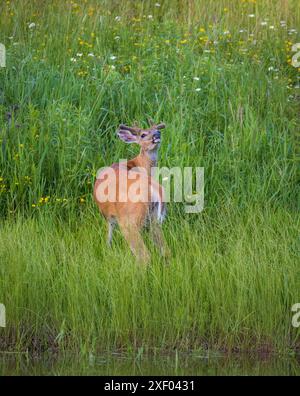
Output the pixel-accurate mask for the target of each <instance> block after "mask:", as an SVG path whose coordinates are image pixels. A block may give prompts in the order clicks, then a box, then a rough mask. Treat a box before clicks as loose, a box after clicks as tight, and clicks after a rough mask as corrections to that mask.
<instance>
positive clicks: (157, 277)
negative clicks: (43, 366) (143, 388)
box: [0, 0, 300, 349]
mask: <svg viewBox="0 0 300 396" xmlns="http://www.w3.org/2000/svg"><path fill="white" fill-rule="evenodd" d="M0 8H1V16H3V18H2V17H1V21H0V42H2V43H3V44H5V46H6V50H7V67H6V68H1V69H0V143H1V150H0V216H1V218H2V219H3V221H2V224H1V228H0V235H1V237H0V262H1V265H0V301H1V302H2V301H3V302H5V303H6V305H7V310H8V317H9V320H8V327H7V328H6V329H5V337H4V338H2V337H1V341H0V343H2V345H3V347H5V348H8V347H10V346H11V345H14V346H16V345H17V346H18V347H19V348H20V349H26V348H27V347H32V345H39V347H46V346H49V344H50V345H59V346H60V347H62V348H63V347H71V346H74V347H78V348H82V349H84V348H87V349H88V348H94V349H103V348H108V349H110V348H126V349H130V348H136V347H139V346H144V347H145V348H153V347H159V348H173V347H176V348H178V347H179V348H182V349H184V348H186V349H188V348H196V347H199V346H203V345H209V346H213V347H215V348H229V349H230V348H234V347H243V348H258V347H259V346H261V345H268V346H272V347H274V346H275V347H276V348H279V349H280V348H288V347H295V345H296V344H299V331H297V330H296V329H293V328H291V312H290V308H291V305H292V304H293V303H296V302H298V301H299V269H298V267H299V265H297V259H298V260H299V241H297V238H298V231H297V226H298V227H299V211H298V210H299V143H298V141H299V132H298V130H299V112H298V111H299V93H298V91H299V70H297V69H296V68H294V67H292V65H291V57H292V56H293V53H292V51H291V47H292V44H294V43H296V42H300V37H299V33H298V32H294V31H293V29H294V28H295V27H296V26H299V23H300V10H299V7H298V2H297V1H296V0H295V1H294V0H291V1H288V2H284V6H283V5H282V1H279V0H276V1H273V0H272V1H270V0H264V1H260V2H257V3H256V1H255V0H244V1H230V2H229V1H225V0H221V1H218V2H216V1H212V0H209V1H208V0H206V1H189V2H187V1H180V0H176V1H175V0H174V1H171V0H164V1H161V2H160V6H156V5H155V2H154V1H138V2H136V1H129V0H128V1H122V2H118V1H106V0H103V1H91V0H88V1H77V2H76V3H75V2H73V1H61V0H60V1H56V0H52V1H48V2H44V3H43V4H41V2H40V1H37V0H31V1H29V0H24V1H22V2H18V1H10V2H9V1H8V2H3V4H2V5H1V6H0ZM253 15H254V16H253ZM283 21H284V23H283ZM297 87H298V88H297ZM7 113H10V115H8V114H7ZM148 116H150V117H151V118H153V119H155V120H157V121H164V122H165V123H166V124H167V128H166V130H164V131H163V142H162V147H161V151H160V164H161V165H163V166H181V167H184V166H204V168H205V210H204V212H203V213H202V214H199V215H185V216H184V217H182V214H181V211H180V208H179V207H178V205H177V204H170V205H169V218H168V220H167V223H166V225H165V226H164V228H165V233H166V237H167V239H168V241H169V244H170V247H171V250H172V256H173V258H172V259H171V261H170V265H169V266H168V267H165V266H164V263H163V261H162V260H161V259H160V258H159V256H158V255H157V254H156V253H155V252H153V262H152V264H151V267H150V268H149V269H148V270H147V271H144V272H143V271H141V270H140V269H139V268H137V266H136V263H135V262H134V259H133V258H132V257H131V254H130V252H129V250H128V247H127V246H126V244H125V242H124V241H123V240H122V238H121V237H120V235H117V236H116V240H115V241H114V242H115V245H114V247H113V249H112V250H111V251H110V250H109V249H108V248H107V247H106V245H105V229H104V224H103V222H102V221H101V220H100V216H99V215H98V213H97V208H96V207H95V205H94V203H93V201H92V189H93V183H94V179H95V174H96V171H97V169H98V168H100V167H101V166H104V165H108V164H110V163H112V162H115V161H118V159H119V158H127V157H132V156H133V155H134V154H135V152H136V150H135V148H132V147H128V146H127V145H124V144H122V143H121V142H119V141H117V138H116V136H115V130H116V128H117V126H118V124H119V123H121V122H122V123H128V124H132V123H133V122H134V121H135V120H137V121H138V122H139V123H140V124H142V125H146V122H147V121H146V120H147V117H148ZM297 144H298V145H297ZM150 246H151V244H150ZM150 248H151V247H150Z"/></svg>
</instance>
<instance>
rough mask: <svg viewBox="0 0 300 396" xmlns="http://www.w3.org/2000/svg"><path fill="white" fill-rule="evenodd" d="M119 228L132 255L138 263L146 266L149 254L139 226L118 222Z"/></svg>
mask: <svg viewBox="0 0 300 396" xmlns="http://www.w3.org/2000/svg"><path fill="white" fill-rule="evenodd" d="M119 226H120V228H121V231H122V233H123V235H124V237H125V239H126V241H127V242H128V244H129V246H130V249H131V251H132V253H133V254H134V255H135V257H136V258H137V259H138V261H139V262H141V263H143V264H147V263H148V262H149V261H150V254H149V252H148V249H147V248H146V245H145V243H144V241H143V238H142V236H141V232H140V231H141V230H140V227H139V225H138V224H135V223H129V222H126V221H119Z"/></svg>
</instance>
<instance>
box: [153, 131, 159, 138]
mask: <svg viewBox="0 0 300 396" xmlns="http://www.w3.org/2000/svg"><path fill="white" fill-rule="evenodd" d="M153 137H154V138H155V139H160V131H155V132H154V133H153Z"/></svg>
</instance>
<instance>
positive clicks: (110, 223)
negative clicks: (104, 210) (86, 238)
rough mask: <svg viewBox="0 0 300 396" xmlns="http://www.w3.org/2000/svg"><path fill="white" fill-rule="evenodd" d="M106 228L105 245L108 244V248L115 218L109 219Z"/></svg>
mask: <svg viewBox="0 0 300 396" xmlns="http://www.w3.org/2000/svg"><path fill="white" fill-rule="evenodd" d="M107 226H108V235H107V244H108V246H111V242H112V237H113V231H114V228H115V226H116V220H115V218H113V217H111V218H110V219H108V220H107Z"/></svg>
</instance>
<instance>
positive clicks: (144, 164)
mask: <svg viewBox="0 0 300 396" xmlns="http://www.w3.org/2000/svg"><path fill="white" fill-rule="evenodd" d="M134 162H135V164H136V165H135V166H138V167H141V168H144V169H146V171H147V173H148V175H150V174H151V168H152V167H155V166H157V150H153V151H150V152H149V151H144V150H143V149H141V151H140V154H139V155H138V156H137V157H135V159H134Z"/></svg>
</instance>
